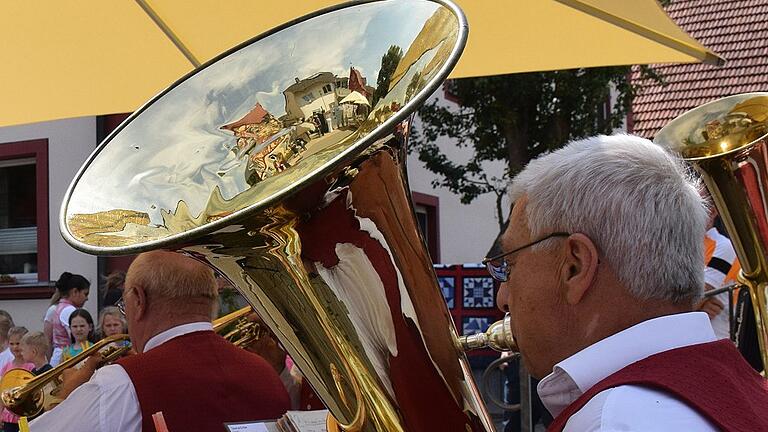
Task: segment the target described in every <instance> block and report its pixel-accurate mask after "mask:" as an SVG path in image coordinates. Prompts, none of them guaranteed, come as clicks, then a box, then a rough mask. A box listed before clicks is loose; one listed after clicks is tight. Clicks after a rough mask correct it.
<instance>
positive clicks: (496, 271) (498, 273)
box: [483, 231, 571, 282]
mask: <svg viewBox="0 0 768 432" xmlns="http://www.w3.org/2000/svg"><path fill="white" fill-rule="evenodd" d="M570 235H571V233H567V232H562V231H558V232H553V233H552V234H549V235H547V236H544V237H542V238H540V239H538V240H534V241H532V242H530V243H528V244H525V245H523V246H520V247H519V248H515V249H512V250H511V251H508V252H503V253H500V254H498V255H494V256H492V257H488V258H485V259H484V260H483V264H485V268H486V269H488V273H489V274H490V275H491V277H492V278H494V279H496V280H497V281H499V282H506V281H507V280H508V279H509V268H510V267H509V264H508V263H507V260H503V261H502V262H501V264H500V265H498V266H496V265H494V264H493V262H494V261H496V260H498V259H499V258H504V257H505V256H507V255H512V254H513V253H515V252H520V251H521V250H523V249H525V248H529V247H531V246H533V245H535V244H538V243H541V242H543V241H544V240H549V239H551V238H554V237H568V236H570ZM502 275H503V276H502Z"/></svg>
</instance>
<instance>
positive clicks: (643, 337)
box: [537, 312, 716, 416]
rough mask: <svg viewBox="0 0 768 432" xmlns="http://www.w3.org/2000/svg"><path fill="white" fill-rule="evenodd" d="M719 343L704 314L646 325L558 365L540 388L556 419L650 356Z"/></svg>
mask: <svg viewBox="0 0 768 432" xmlns="http://www.w3.org/2000/svg"><path fill="white" fill-rule="evenodd" d="M714 340H716V337H715V333H714V331H713V330H712V325H711V324H710V322H709V317H708V316H707V314H705V313H703V312H688V313H682V314H674V315H667V316H663V317H658V318H653V319H650V320H647V321H643V322H641V323H639V324H636V325H634V326H632V327H630V328H628V329H625V330H622V331H620V332H619V333H616V334H614V335H611V336H609V337H607V338H605V339H603V340H601V341H598V342H596V343H594V344H592V345H590V346H588V347H586V348H584V349H583V350H581V351H579V352H577V353H576V354H574V355H572V356H570V357H568V358H566V359H565V360H563V361H561V362H560V363H558V364H556V365H555V367H554V368H553V370H552V373H551V374H549V375H547V376H546V377H544V379H542V380H541V382H539V385H538V386H537V391H538V393H539V396H540V397H541V400H542V402H543V403H544V405H545V406H546V407H547V409H548V410H549V412H550V413H551V414H552V415H553V416H557V415H558V414H559V413H560V411H562V410H563V409H565V407H567V406H568V405H570V404H571V403H572V402H574V401H575V400H576V399H577V398H578V397H579V396H581V395H582V394H583V393H584V392H585V391H587V390H589V389H590V388H591V387H592V386H594V385H595V384H597V383H598V382H600V381H602V380H603V379H604V378H606V377H608V376H609V375H612V374H613V373H615V372H617V371H619V370H621V369H623V368H624V367H625V366H628V365H630V364H632V363H635V362H637V361H639V360H642V359H644V358H646V357H649V356H651V355H654V354H657V353H660V352H663V351H668V350H671V349H675V348H680V347H684V346H688V345H695V344H699V343H705V342H712V341H714Z"/></svg>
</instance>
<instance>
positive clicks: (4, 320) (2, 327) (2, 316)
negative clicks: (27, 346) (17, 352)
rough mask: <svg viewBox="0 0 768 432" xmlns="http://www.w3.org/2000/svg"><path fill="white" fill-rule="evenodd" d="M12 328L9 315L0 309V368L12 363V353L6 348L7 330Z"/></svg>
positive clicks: (11, 320)
mask: <svg viewBox="0 0 768 432" xmlns="http://www.w3.org/2000/svg"><path fill="white" fill-rule="evenodd" d="M11 327H13V319H12V318H11V314H9V313H8V312H6V311H4V310H2V309H0V368H2V367H4V366H5V365H6V364H8V363H10V362H12V361H13V353H11V349H10V347H9V346H8V330H10V329H11Z"/></svg>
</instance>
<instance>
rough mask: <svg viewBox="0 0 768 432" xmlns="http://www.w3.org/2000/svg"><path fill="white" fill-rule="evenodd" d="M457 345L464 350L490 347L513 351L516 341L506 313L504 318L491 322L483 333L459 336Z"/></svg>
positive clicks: (515, 348)
mask: <svg viewBox="0 0 768 432" xmlns="http://www.w3.org/2000/svg"><path fill="white" fill-rule="evenodd" d="M459 346H461V349H462V350H464V351H471V350H475V349H480V348H491V349H493V350H495V351H515V352H517V343H515V338H513V337H512V327H511V326H510V318H509V314H508V313H507V314H506V315H504V318H503V319H501V320H499V321H496V322H495V323H493V324H491V325H490V326H489V327H488V330H486V331H485V332H484V333H477V334H473V335H470V336H461V337H459Z"/></svg>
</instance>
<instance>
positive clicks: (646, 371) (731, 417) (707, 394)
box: [547, 340, 768, 432]
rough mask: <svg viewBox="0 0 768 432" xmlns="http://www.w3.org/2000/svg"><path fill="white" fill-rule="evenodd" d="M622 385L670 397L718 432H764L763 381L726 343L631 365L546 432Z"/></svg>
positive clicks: (767, 412) (767, 390) (766, 396)
mask: <svg viewBox="0 0 768 432" xmlns="http://www.w3.org/2000/svg"><path fill="white" fill-rule="evenodd" d="M622 385H638V386H643V387H649V388H652V389H654V390H660V391H663V392H666V393H669V394H670V395H672V396H674V397H676V398H677V399H679V400H681V401H682V402H685V403H686V404H687V405H688V406H689V407H691V408H693V409H694V410H696V411H697V412H698V413H699V414H701V415H702V416H704V417H705V418H707V419H708V420H709V421H710V422H712V424H714V425H715V426H717V427H718V428H720V429H721V430H723V431H744V432H755V431H768V381H766V380H765V379H763V377H761V376H760V374H758V373H757V372H755V370H754V369H752V367H751V366H749V364H747V362H746V361H745V360H744V358H743V357H742V356H741V354H739V352H738V351H737V350H736V347H734V346H733V343H732V342H731V341H729V340H719V341H717V342H708V343H703V344H697V345H690V346H687V347H682V348H677V349H673V350H669V351H664V352H661V353H658V354H655V355H652V356H650V357H648V358H645V359H643V360H640V361H638V362H635V363H632V364H631V365H629V366H627V367H625V368H624V369H621V370H620V371H618V372H616V373H614V374H613V375H610V376H608V377H607V378H605V379H604V380H602V381H600V382H599V383H597V384H595V385H594V386H592V388H590V389H589V390H588V391H587V392H586V393H584V394H583V395H581V397H579V398H578V399H577V400H576V401H575V402H573V403H572V404H570V405H569V406H568V407H567V408H566V409H565V410H563V412H562V413H560V415H558V416H557V418H555V420H554V421H553V422H552V424H550V425H549V428H548V429H547V431H548V432H560V431H562V430H563V428H564V427H565V424H566V422H567V421H568V419H569V418H570V417H571V415H573V414H574V413H576V412H577V411H578V410H580V409H581V408H582V407H583V406H584V405H586V403H587V402H589V400H590V399H592V397H593V396H595V395H596V394H598V393H600V392H601V391H603V390H608V389H610V388H613V387H618V386H622Z"/></svg>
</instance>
